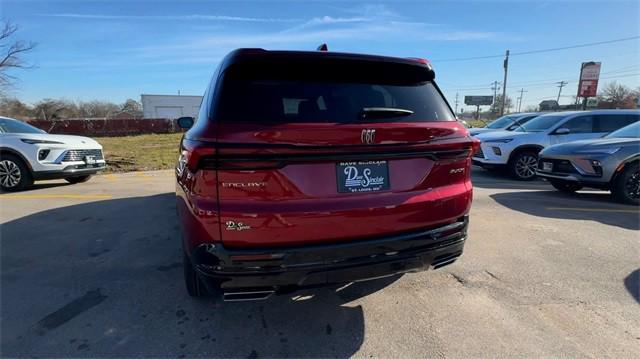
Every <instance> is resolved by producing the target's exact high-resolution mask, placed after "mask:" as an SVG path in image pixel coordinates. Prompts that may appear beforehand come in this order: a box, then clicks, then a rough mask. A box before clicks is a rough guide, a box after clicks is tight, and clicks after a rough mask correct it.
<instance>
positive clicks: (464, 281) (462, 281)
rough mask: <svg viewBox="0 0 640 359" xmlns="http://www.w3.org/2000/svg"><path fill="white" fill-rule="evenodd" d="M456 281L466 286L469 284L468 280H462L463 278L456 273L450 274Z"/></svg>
mask: <svg viewBox="0 0 640 359" xmlns="http://www.w3.org/2000/svg"><path fill="white" fill-rule="evenodd" d="M449 274H450V275H451V276H452V277H453V278H454V279H455V280H457V281H458V283H460V284H462V285H466V284H467V280H466V279H464V278H462V277H461V276H459V275H457V274H455V273H449Z"/></svg>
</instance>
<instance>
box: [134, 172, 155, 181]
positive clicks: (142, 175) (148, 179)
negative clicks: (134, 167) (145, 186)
mask: <svg viewBox="0 0 640 359" xmlns="http://www.w3.org/2000/svg"><path fill="white" fill-rule="evenodd" d="M136 177H140V178H142V179H143V180H144V181H151V179H152V178H151V176H149V175H148V174H146V173H143V172H136Z"/></svg>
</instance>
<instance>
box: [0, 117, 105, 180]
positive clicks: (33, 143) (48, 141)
mask: <svg viewBox="0 0 640 359" xmlns="http://www.w3.org/2000/svg"><path fill="white" fill-rule="evenodd" d="M105 167H106V162H105V160H104V157H103V155H102V146H100V144H99V143H98V142H96V141H95V140H92V139H90V138H88V137H80V136H69V135H50V134H48V133H46V132H44V131H42V130H40V129H38V128H35V127H33V126H31V125H28V124H26V123H24V122H22V121H18V120H14V119H11V118H7V117H0V189H2V190H3V191H19V190H22V189H25V188H27V187H29V186H30V185H31V184H32V183H33V181H34V180H44V179H57V178H64V179H65V180H67V182H69V183H79V182H86V181H87V180H89V178H90V177H91V175H93V174H95V173H96V172H98V171H100V170H103V169H104V168H105Z"/></svg>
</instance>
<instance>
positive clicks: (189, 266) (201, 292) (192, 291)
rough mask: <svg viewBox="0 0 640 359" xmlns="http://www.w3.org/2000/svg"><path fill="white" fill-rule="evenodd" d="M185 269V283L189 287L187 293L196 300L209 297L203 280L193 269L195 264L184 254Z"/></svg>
mask: <svg viewBox="0 0 640 359" xmlns="http://www.w3.org/2000/svg"><path fill="white" fill-rule="evenodd" d="M182 261H183V263H182V265H183V267H184V283H185V286H186V287H187V293H189V296H191V297H194V298H202V297H205V296H206V295H207V290H206V288H205V287H204V284H203V283H202V280H200V278H199V277H198V273H197V272H196V270H195V269H194V268H193V263H191V260H190V259H189V256H188V255H187V254H186V253H184V257H183V260H182Z"/></svg>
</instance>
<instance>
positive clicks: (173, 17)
mask: <svg viewBox="0 0 640 359" xmlns="http://www.w3.org/2000/svg"><path fill="white" fill-rule="evenodd" d="M38 16H45V17H60V18H71V19H90V20H165V21H166V20H209V21H245V22H297V21H300V19H295V18H291V19H281V18H259V17H243V16H228V15H197V14H196V15H105V14H74V13H62V14H39V15H38Z"/></svg>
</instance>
